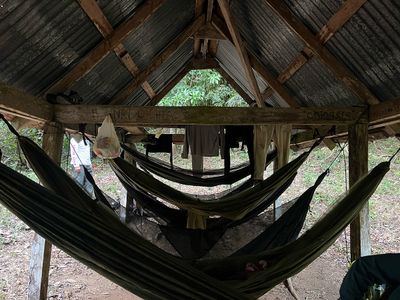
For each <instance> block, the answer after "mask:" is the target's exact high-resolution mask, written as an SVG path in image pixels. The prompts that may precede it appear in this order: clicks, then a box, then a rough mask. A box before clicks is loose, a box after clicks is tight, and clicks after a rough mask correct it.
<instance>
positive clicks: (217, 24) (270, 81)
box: [212, 16, 299, 107]
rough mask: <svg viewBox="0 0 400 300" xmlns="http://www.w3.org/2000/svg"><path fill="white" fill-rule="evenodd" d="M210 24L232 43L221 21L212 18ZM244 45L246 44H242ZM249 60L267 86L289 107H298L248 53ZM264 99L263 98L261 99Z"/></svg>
mask: <svg viewBox="0 0 400 300" xmlns="http://www.w3.org/2000/svg"><path fill="white" fill-rule="evenodd" d="M212 22H213V24H214V26H215V27H216V28H217V30H219V31H220V32H221V33H222V34H223V35H224V36H225V37H226V38H227V39H228V40H229V41H231V42H232V43H233V40H232V37H231V34H230V32H229V30H228V28H227V27H226V25H225V24H224V23H223V21H222V20H221V19H220V18H218V17H216V16H214V17H213V19H212ZM244 44H245V45H246V43H245V42H244ZM248 55H249V58H250V63H251V66H252V67H253V68H254V70H256V71H257V73H258V74H260V75H261V77H262V78H263V79H264V80H265V81H266V82H267V83H268V85H269V86H270V87H271V88H272V89H273V90H274V91H275V92H276V93H277V94H278V95H279V96H280V97H281V98H282V99H283V100H284V101H285V102H286V103H287V104H288V105H289V106H291V107H299V105H298V104H297V102H296V101H295V100H294V99H293V97H291V96H290V95H289V93H288V92H287V91H286V89H285V88H284V87H283V86H282V84H281V83H280V82H279V81H278V80H277V79H276V78H275V77H274V76H273V75H272V73H270V72H269V71H268V70H267V69H266V68H265V66H264V65H263V64H262V63H261V62H260V61H259V60H258V58H257V57H255V56H254V55H252V54H251V53H250V52H249V53H248ZM263 99H264V97H263Z"/></svg>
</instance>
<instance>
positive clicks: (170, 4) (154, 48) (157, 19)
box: [124, 0, 194, 69]
mask: <svg viewBox="0 0 400 300" xmlns="http://www.w3.org/2000/svg"><path fill="white" fill-rule="evenodd" d="M193 16H194V1H188V0H168V1H166V2H165V3H164V4H163V5H162V6H161V7H160V8H159V9H158V10H157V11H156V12H155V13H154V14H153V15H152V16H151V17H150V18H149V19H148V20H147V21H146V22H145V23H144V24H143V26H141V27H140V28H138V30H136V31H135V32H132V33H131V34H130V35H129V36H128V38H127V40H126V41H125V42H124V45H125V48H126V49H127V50H128V52H129V54H130V55H131V56H132V58H133V61H134V62H135V63H136V64H137V66H138V67H139V69H144V68H146V67H147V66H148V65H149V63H150V61H151V59H153V58H154V57H155V56H156V55H157V54H158V53H159V52H161V51H162V49H164V48H165V47H166V46H167V45H168V43H169V42H170V41H172V40H173V39H174V38H175V37H176V36H178V34H179V33H180V32H182V31H183V30H184V29H185V28H186V27H187V26H188V25H189V24H190V22H191V21H192V20H193Z"/></svg>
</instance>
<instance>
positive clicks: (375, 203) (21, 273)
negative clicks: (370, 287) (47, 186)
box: [0, 170, 400, 300]
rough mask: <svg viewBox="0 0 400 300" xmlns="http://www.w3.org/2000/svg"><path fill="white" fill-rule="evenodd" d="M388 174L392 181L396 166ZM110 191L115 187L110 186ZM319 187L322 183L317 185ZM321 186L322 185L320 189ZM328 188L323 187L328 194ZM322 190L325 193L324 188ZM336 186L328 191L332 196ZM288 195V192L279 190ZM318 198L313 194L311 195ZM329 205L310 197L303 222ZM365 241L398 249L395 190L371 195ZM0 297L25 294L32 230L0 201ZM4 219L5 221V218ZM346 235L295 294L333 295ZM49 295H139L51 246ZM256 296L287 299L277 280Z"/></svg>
mask: <svg viewBox="0 0 400 300" xmlns="http://www.w3.org/2000/svg"><path fill="white" fill-rule="evenodd" d="M396 172H397V173H395V174H391V175H390V176H392V177H393V176H394V177H393V178H395V180H396V181H397V182H398V176H399V171H398V170H397V171H396ZM304 178H305V177H301V176H300V178H299V179H298V180H296V182H295V183H294V187H293V191H292V193H298V192H299V191H301V190H304V187H305V186H307V185H304V180H305V179H304ZM113 180H114V179H112V178H110V177H109V176H97V181H98V182H99V184H100V185H103V186H109V182H111V181H113ZM113 189H114V190H113V191H109V192H117V193H118V191H117V189H118V188H116V187H113ZM321 191H324V187H323V186H322V187H321ZM324 192H326V191H324ZM329 193H330V192H328V194H329ZM325 194H326V193H325ZM337 194H338V192H336V191H332V197H336V196H337ZM283 197H291V195H283ZM317 198H318V197H317ZM328 206H329V203H327V202H326V201H325V202H324V201H315V202H314V203H313V204H312V206H311V212H310V213H309V216H308V218H307V221H306V228H309V227H310V226H311V225H312V223H313V222H314V221H315V219H316V218H318V217H319V216H320V215H321V214H322V212H323V211H324V210H325V209H326V208H327V207H328ZM370 209H371V241H372V247H373V253H388V252H400V243H399V242H398V241H399V238H400V220H399V218H398V211H400V195H399V194H397V195H391V196H390V195H389V196H388V195H385V196H384V195H383V194H382V193H380V192H378V193H377V194H376V195H374V197H373V199H372V201H371V205H370ZM0 219H1V220H2V223H0V242H1V243H0V300H5V299H10V300H18V299H26V293H27V285H28V275H27V274H28V268H29V258H30V245H31V241H32V237H33V231H32V230H30V229H29V228H28V227H27V226H26V225H24V224H23V223H22V222H21V221H19V220H18V219H17V218H16V217H14V216H12V215H7V212H6V211H5V208H3V207H0ZM5 220H6V221H5ZM348 248H349V236H348V233H347V234H342V236H341V237H340V238H339V239H338V240H337V241H336V242H335V244H334V245H333V246H332V247H330V248H329V249H328V250H327V251H326V252H325V253H324V254H323V255H322V256H321V257H319V258H318V259H317V260H315V261H314V262H313V263H312V264H310V265H309V266H308V267H307V268H306V269H304V270H303V271H302V272H300V273H299V274H297V275H296V276H294V277H293V278H292V280H293V285H294V287H295V289H296V290H297V292H298V294H299V296H300V298H301V299H307V300H314V299H324V300H337V299H338V297H339V296H338V290H339V287H340V284H341V281H342V278H343V276H344V275H345V273H346V270H347V265H348ZM48 298H49V299H99V300H100V299H113V300H117V299H127V300H130V299H132V300H133V299H140V298H138V297H136V296H134V295H132V294H131V293H129V292H127V291H125V290H124V289H122V288H121V287H119V286H116V285H115V284H113V283H112V282H110V281H108V280H107V279H105V278H104V277H102V276H101V275H98V274H97V273H95V272H94V271H92V270H91V269H89V268H87V267H86V266H84V265H82V264H81V263H79V262H77V261H76V260H74V259H72V258H71V257H69V256H68V255H66V254H65V253H64V252H62V251H61V250H59V249H57V248H55V247H53V250H52V260H51V269H50V279H49V291H48ZM261 299H265V300H275V299H292V298H291V296H290V294H289V293H288V292H287V290H286V289H285V287H284V286H283V285H282V284H280V285H278V286H276V287H275V288H274V289H273V290H271V291H270V292H268V293H267V294H266V295H264V296H263V297H262V298H261Z"/></svg>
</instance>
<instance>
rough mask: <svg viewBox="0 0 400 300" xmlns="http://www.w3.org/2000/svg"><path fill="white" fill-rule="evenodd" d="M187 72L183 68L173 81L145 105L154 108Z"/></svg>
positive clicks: (186, 69)
mask: <svg viewBox="0 0 400 300" xmlns="http://www.w3.org/2000/svg"><path fill="white" fill-rule="evenodd" d="M188 72H189V69H188V68H186V67H184V68H183V69H182V70H181V71H180V72H179V73H178V74H177V75H176V76H175V78H174V79H172V80H171V81H170V82H169V83H168V84H167V85H166V86H165V87H164V88H163V89H162V90H161V91H160V92H159V93H158V94H157V95H156V96H154V97H153V98H152V99H151V100H150V101H149V102H148V103H147V104H146V105H147V106H156V105H157V104H158V103H159V102H160V101H161V100H162V99H163V98H164V97H165V96H166V95H167V94H168V93H169V92H170V91H171V90H172V89H173V88H174V87H175V86H176V85H177V84H178V83H179V81H181V80H182V78H183V77H185V76H186V74H187V73H188Z"/></svg>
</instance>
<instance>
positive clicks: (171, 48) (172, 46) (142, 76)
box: [109, 15, 205, 104]
mask: <svg viewBox="0 0 400 300" xmlns="http://www.w3.org/2000/svg"><path fill="white" fill-rule="evenodd" d="M204 20H205V16H204V15H202V16H200V17H198V18H197V19H196V20H194V21H193V22H192V23H191V24H190V25H189V26H188V27H187V28H186V29H185V30H183V31H182V32H181V33H180V34H179V35H178V36H177V37H176V38H175V39H174V40H173V41H172V42H171V43H169V44H168V46H167V47H166V48H165V49H164V50H163V51H162V52H161V53H160V54H159V55H157V56H156V57H155V58H154V59H153V60H152V61H151V62H150V64H149V66H148V67H147V68H146V69H144V70H142V71H141V72H140V73H139V74H137V76H136V77H135V79H134V80H133V81H131V82H130V83H128V85H127V86H125V88H123V89H122V90H121V91H120V92H119V93H118V94H117V95H115V96H114V97H113V99H112V100H111V102H110V103H109V104H121V103H123V102H124V101H125V99H126V98H128V97H129V95H131V94H132V93H133V92H134V91H135V89H136V88H137V87H138V86H139V85H141V84H142V83H143V82H144V81H146V79H147V77H148V76H149V75H150V74H151V73H152V72H154V71H155V70H156V69H157V68H158V67H159V66H161V64H162V63H163V62H165V61H166V60H168V58H170V57H171V56H172V54H174V53H175V51H176V49H178V48H179V47H180V46H181V45H183V44H184V43H185V42H186V41H187V39H189V37H191V36H192V35H193V34H194V33H195V32H196V31H197V30H198V29H199V28H200V27H201V26H202V25H203V24H204Z"/></svg>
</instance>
